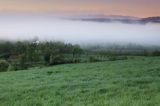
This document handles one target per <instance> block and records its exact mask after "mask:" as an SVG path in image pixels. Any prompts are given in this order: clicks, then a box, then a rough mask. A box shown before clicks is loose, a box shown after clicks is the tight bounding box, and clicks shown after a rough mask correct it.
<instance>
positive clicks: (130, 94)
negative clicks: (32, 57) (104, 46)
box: [0, 57, 160, 106]
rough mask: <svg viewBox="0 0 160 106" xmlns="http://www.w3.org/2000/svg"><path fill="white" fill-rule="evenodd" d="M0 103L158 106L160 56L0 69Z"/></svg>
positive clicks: (7, 105)
mask: <svg viewBox="0 0 160 106" xmlns="http://www.w3.org/2000/svg"><path fill="white" fill-rule="evenodd" d="M0 106H160V57H133V58H129V59H128V60H117V61H106V62H97V63H79V64H66V65H57V66H53V67H46V68H38V67H37V68H32V69H29V70H23V71H14V72H2V73H0Z"/></svg>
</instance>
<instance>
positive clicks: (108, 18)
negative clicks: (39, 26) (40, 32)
mask: <svg viewBox="0 0 160 106" xmlns="http://www.w3.org/2000/svg"><path fill="white" fill-rule="evenodd" d="M69 19H70V20H80V21H93V22H107V23H109V22H120V23H126V24H147V23H160V17H159V16H157V17H147V18H138V17H132V16H121V15H85V16H78V17H72V18H69Z"/></svg>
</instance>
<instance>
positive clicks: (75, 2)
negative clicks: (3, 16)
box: [0, 0, 160, 17]
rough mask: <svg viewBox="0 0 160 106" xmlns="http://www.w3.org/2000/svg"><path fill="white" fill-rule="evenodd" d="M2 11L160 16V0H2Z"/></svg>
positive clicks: (0, 6)
mask: <svg viewBox="0 0 160 106" xmlns="http://www.w3.org/2000/svg"><path fill="white" fill-rule="evenodd" d="M0 11H1V12H6V11H8V12H22V13H25V12H27V13H28V12H29V13H33V12H35V13H45V12H65V13H97V14H106V15H111V14H112V15H126V16H136V17H149V16H160V0H0Z"/></svg>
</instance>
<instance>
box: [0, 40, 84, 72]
mask: <svg viewBox="0 0 160 106" xmlns="http://www.w3.org/2000/svg"><path fill="white" fill-rule="evenodd" d="M82 53H83V49H82V48H81V47H80V46H79V45H72V44H69V43H68V44H65V43H63V42H59V41H50V42H39V41H17V42H1V43H0V59H1V61H0V63H1V64H2V65H3V66H4V64H9V65H10V66H11V67H12V68H13V69H12V70H22V69H27V68H28V67H32V66H34V65H47V66H48V65H56V64H64V63H74V62H77V61H78V60H77V58H78V57H79V56H80V55H81V54H82ZM6 66H7V65H6ZM6 66H5V67H6ZM3 70H4V69H3Z"/></svg>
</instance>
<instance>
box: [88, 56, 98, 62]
mask: <svg viewBox="0 0 160 106" xmlns="http://www.w3.org/2000/svg"><path fill="white" fill-rule="evenodd" d="M97 61H98V59H96V58H95V57H94V56H90V57H89V62H97Z"/></svg>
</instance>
